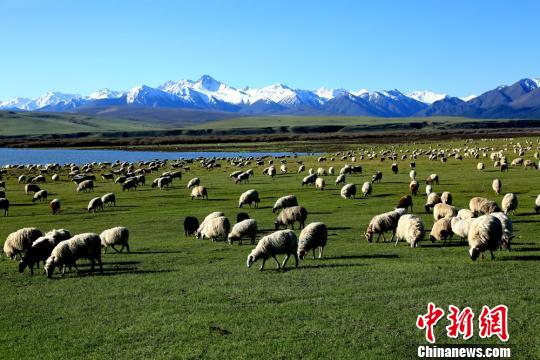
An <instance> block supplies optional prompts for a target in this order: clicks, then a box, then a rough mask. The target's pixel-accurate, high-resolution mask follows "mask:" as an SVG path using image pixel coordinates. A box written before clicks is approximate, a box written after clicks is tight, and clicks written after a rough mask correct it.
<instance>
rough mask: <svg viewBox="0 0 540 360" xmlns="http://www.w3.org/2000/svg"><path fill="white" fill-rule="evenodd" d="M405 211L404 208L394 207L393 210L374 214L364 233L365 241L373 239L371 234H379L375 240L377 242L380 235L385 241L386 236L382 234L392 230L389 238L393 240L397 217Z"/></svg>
mask: <svg viewBox="0 0 540 360" xmlns="http://www.w3.org/2000/svg"><path fill="white" fill-rule="evenodd" d="M405 212H406V211H405V209H395V210H393V211H389V212H385V213H383V214H379V215H375V216H374V217H373V218H372V219H371V221H370V222H369V225H368V227H367V229H366V232H365V234H364V235H365V237H366V239H367V241H369V242H371V241H372V240H373V235H374V234H379V236H378V237H377V242H379V239H380V238H381V235H382V237H383V241H384V242H386V237H385V236H384V233H385V232H387V231H392V239H391V240H394V236H395V234H396V228H397V224H398V221H399V218H400V217H401V215H403V214H405Z"/></svg>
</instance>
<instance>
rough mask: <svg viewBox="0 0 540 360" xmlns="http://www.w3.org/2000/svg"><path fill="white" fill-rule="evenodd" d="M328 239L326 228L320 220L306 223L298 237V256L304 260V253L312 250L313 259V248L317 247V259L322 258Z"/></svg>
mask: <svg viewBox="0 0 540 360" xmlns="http://www.w3.org/2000/svg"><path fill="white" fill-rule="evenodd" d="M327 241H328V229H327V228H326V225H325V224H324V223H322V222H314V223H311V224H308V225H307V226H306V227H305V228H304V229H303V230H302V231H301V232H300V237H299V239H298V257H299V258H300V259H301V260H304V257H305V256H306V254H307V253H308V252H309V251H310V250H313V259H315V249H317V248H318V249H319V259H322V256H323V251H324V247H325V246H326V243H327Z"/></svg>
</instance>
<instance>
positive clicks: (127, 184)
mask: <svg viewBox="0 0 540 360" xmlns="http://www.w3.org/2000/svg"><path fill="white" fill-rule="evenodd" d="M158 184H159V182H158ZM160 189H161V188H160ZM125 190H127V191H130V190H137V179H135V178H129V179H127V180H126V181H124V183H123V184H122V191H125Z"/></svg>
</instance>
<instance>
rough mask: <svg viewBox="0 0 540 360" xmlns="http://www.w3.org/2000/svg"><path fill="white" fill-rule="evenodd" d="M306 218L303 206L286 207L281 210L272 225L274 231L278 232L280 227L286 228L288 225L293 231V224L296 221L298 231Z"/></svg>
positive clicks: (306, 214)
mask: <svg viewBox="0 0 540 360" xmlns="http://www.w3.org/2000/svg"><path fill="white" fill-rule="evenodd" d="M307 216H308V212H307V210H306V208H305V207H303V206H292V207H288V208H285V209H283V210H281V212H280V213H279V215H278V216H277V218H276V221H275V222H274V225H275V228H276V230H279V228H280V227H281V226H285V228H287V227H288V226H289V225H291V229H294V223H295V222H297V221H298V223H299V224H300V229H303V228H304V224H305V221H306V218H307Z"/></svg>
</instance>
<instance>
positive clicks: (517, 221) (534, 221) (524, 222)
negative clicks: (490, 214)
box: [513, 220, 540, 224]
mask: <svg viewBox="0 0 540 360" xmlns="http://www.w3.org/2000/svg"><path fill="white" fill-rule="evenodd" d="M537 222H540V220H514V221H513V223H514V224H528V223H533V224H534V223H537Z"/></svg>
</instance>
